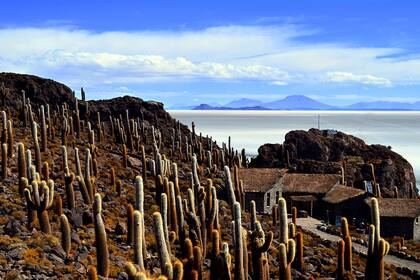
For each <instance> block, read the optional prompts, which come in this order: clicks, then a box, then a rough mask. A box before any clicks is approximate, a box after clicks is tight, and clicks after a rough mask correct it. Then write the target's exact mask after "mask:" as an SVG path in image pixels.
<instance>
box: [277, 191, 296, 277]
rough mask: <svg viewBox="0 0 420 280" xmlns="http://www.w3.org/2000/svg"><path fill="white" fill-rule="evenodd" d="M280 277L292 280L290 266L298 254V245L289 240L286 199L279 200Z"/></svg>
mask: <svg viewBox="0 0 420 280" xmlns="http://www.w3.org/2000/svg"><path fill="white" fill-rule="evenodd" d="M278 207H279V212H280V213H279V243H280V249H279V251H280V254H279V275H280V279H286V280H289V279H291V272H290V264H291V263H292V262H293V260H294V258H295V253H296V245H295V241H294V240H293V239H289V229H288V223H287V205H286V200H285V199H284V198H280V199H279V203H278Z"/></svg>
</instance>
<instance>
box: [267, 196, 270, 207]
mask: <svg viewBox="0 0 420 280" xmlns="http://www.w3.org/2000/svg"><path fill="white" fill-rule="evenodd" d="M267 206H270V193H267Z"/></svg>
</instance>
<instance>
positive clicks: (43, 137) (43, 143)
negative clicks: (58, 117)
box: [41, 105, 48, 152]
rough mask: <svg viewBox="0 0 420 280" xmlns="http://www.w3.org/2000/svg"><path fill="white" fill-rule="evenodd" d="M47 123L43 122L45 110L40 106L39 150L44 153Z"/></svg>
mask: <svg viewBox="0 0 420 280" xmlns="http://www.w3.org/2000/svg"><path fill="white" fill-rule="evenodd" d="M47 142H48V139H47V123H46V121H45V109H44V105H41V150H42V152H45V151H46V150H47Z"/></svg>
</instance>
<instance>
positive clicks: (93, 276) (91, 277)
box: [87, 266, 98, 280]
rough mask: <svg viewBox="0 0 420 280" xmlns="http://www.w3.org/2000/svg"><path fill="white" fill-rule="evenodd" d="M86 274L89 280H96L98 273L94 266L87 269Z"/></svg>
mask: <svg viewBox="0 0 420 280" xmlns="http://www.w3.org/2000/svg"><path fill="white" fill-rule="evenodd" d="M87 274H88V279H89V280H98V272H97V271H96V268H95V267H94V266H91V267H89V269H88V272H87Z"/></svg>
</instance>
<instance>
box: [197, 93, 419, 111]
mask: <svg viewBox="0 0 420 280" xmlns="http://www.w3.org/2000/svg"><path fill="white" fill-rule="evenodd" d="M192 109H193V110H361V111H363V110H385V111H420V101H418V102H415V103H408V102H391V101H373V102H359V103H355V104H351V105H347V106H331V105H328V104H325V103H322V102H319V101H316V100H315V99H312V98H309V97H307V96H304V95H290V96H287V97H285V98H283V99H280V100H276V101H270V102H262V101H259V100H256V99H250V98H241V99H238V100H234V101H231V102H229V103H227V104H225V105H219V104H214V105H213V104H212V105H210V104H200V105H198V106H195V107H192Z"/></svg>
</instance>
